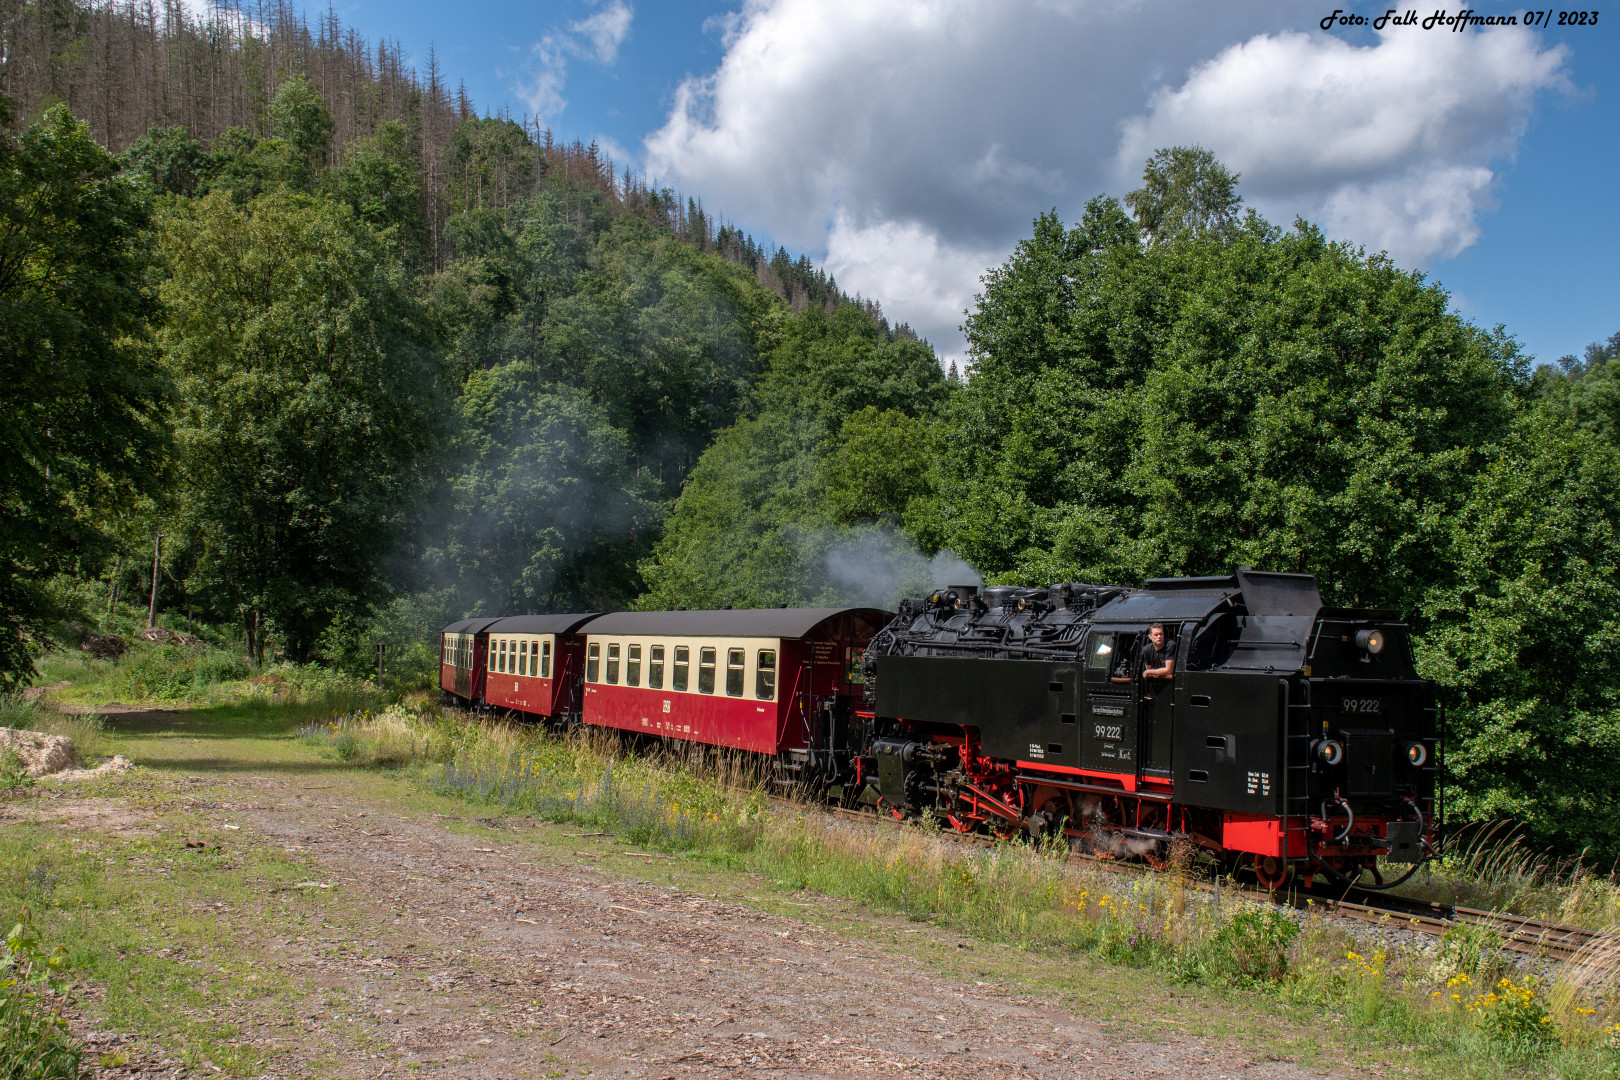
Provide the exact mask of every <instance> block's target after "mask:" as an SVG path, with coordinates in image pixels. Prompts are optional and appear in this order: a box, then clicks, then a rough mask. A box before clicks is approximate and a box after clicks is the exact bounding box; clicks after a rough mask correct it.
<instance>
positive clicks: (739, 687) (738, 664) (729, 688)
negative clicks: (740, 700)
mask: <svg viewBox="0 0 1620 1080" xmlns="http://www.w3.org/2000/svg"><path fill="white" fill-rule="evenodd" d="M747 656H748V654H747V653H746V652H744V651H743V650H742V649H727V650H726V696H727V697H742V695H743V668H744V667H746V666H747Z"/></svg>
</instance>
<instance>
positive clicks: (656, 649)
mask: <svg viewBox="0 0 1620 1080" xmlns="http://www.w3.org/2000/svg"><path fill="white" fill-rule="evenodd" d="M647 685H648V686H649V687H651V688H652V689H654V690H662V689H663V688H664V647H663V646H662V645H654V646H652V648H651V649H650V650H649V651H648V653H647Z"/></svg>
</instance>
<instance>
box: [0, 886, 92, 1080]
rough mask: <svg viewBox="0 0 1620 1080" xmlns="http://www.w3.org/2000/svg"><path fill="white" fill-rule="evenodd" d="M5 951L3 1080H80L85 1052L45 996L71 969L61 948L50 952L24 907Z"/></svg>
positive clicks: (0, 955)
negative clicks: (47, 1003) (45, 990)
mask: <svg viewBox="0 0 1620 1080" xmlns="http://www.w3.org/2000/svg"><path fill="white" fill-rule="evenodd" d="M3 945H4V949H3V951H0V1080H78V1077H79V1075H80V1069H79V1066H80V1062H81V1060H82V1057H83V1055H82V1051H81V1050H80V1049H79V1047H78V1046H77V1045H76V1044H75V1043H74V1041H73V1039H72V1037H71V1036H70V1035H69V1033H68V1028H67V1022H66V1021H65V1020H63V1019H62V1018H61V1017H60V1016H59V1015H57V1014H56V1013H53V1012H51V1011H50V1010H49V1009H48V1008H47V1007H46V1005H45V1002H44V995H43V993H42V991H43V990H44V989H45V988H46V987H48V986H51V985H52V984H53V983H55V982H56V979H57V977H58V976H59V975H60V974H61V973H62V971H63V969H64V968H65V966H66V953H65V951H64V950H63V949H62V947H61V946H60V945H58V946H57V947H56V948H55V949H46V948H45V946H44V944H43V943H42V942H41V941H40V939H39V935H38V933H37V932H36V931H35V929H34V924H33V920H32V919H31V918H30V917H29V913H28V909H27V908H24V909H23V911H22V913H21V916H20V918H19V919H18V921H17V924H16V925H15V926H13V927H12V929H11V933H9V934H7V935H6V938H5V941H4V943H3Z"/></svg>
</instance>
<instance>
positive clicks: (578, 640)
mask: <svg viewBox="0 0 1620 1080" xmlns="http://www.w3.org/2000/svg"><path fill="white" fill-rule="evenodd" d="M595 618H597V616H596V615H595V614H591V613H587V614H580V615H514V616H511V617H509V618H505V619H496V620H495V621H494V622H492V623H490V624H489V627H488V628H487V630H486V631H485V633H486V634H487V635H488V637H489V676H488V678H487V680H486V682H485V687H486V689H485V692H484V704H486V705H491V706H494V707H495V708H499V709H511V710H512V711H513V712H520V713H529V714H531V715H534V716H549V717H553V718H556V719H570V718H573V717H575V716H577V714H578V713H579V707H580V693H579V691H580V672H581V670H582V669H583V659H584V655H585V639H584V637H583V636H581V635H580V634H579V633H578V632H577V631H579V629H580V628H581V627H582V626H584V625H585V624H587V623H589V622H590V621H591V620H592V619H595Z"/></svg>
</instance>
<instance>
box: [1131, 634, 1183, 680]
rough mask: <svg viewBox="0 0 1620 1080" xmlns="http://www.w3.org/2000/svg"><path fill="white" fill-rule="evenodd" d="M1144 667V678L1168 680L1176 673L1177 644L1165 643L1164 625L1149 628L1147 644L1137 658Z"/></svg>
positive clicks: (1172, 642)
mask: <svg viewBox="0 0 1620 1080" xmlns="http://www.w3.org/2000/svg"><path fill="white" fill-rule="evenodd" d="M1137 659H1138V661H1139V662H1140V663H1141V665H1142V678H1144V679H1168V678H1171V677H1173V676H1174V675H1175V673H1176V643H1175V642H1174V641H1169V642H1167V641H1165V638H1164V623H1154V624H1153V625H1152V626H1151V627H1149V628H1148V639H1147V644H1146V645H1144V646H1142V654H1141V655H1140V656H1139V657H1138V658H1137Z"/></svg>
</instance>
